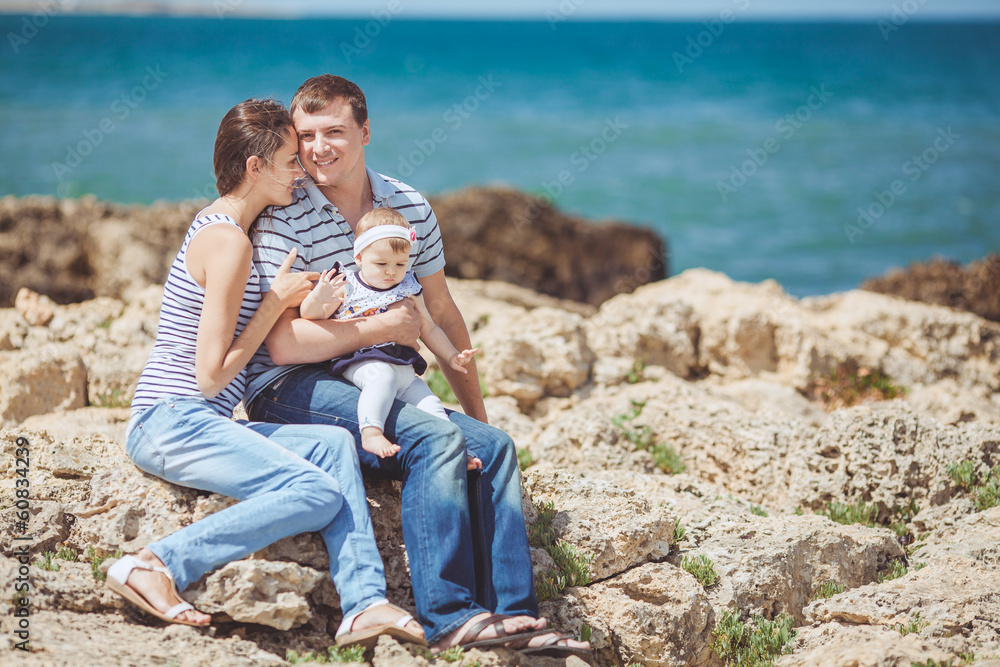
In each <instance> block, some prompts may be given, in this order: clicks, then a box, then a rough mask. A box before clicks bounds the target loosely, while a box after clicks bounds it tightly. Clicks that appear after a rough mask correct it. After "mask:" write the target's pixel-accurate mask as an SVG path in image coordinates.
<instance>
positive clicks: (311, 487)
mask: <svg viewBox="0 0 1000 667" xmlns="http://www.w3.org/2000/svg"><path fill="white" fill-rule="evenodd" d="M294 485H295V490H296V491H297V497H296V498H295V499H293V500H292V502H293V503H295V505H296V506H297V507H300V508H301V511H302V512H303V513H306V514H307V515H308V517H309V523H310V524H311V527H310V528H308V530H320V529H321V528H324V527H325V526H327V525H328V524H329V523H330V522H331V521H333V519H334V517H336V516H337V513H338V512H340V509H341V507H343V505H344V494H343V493H342V492H341V488H340V483H339V482H338V481H337V480H336V479H335V478H334V477H332V476H330V475H327V474H326V473H324V472H322V471H319V470H315V471H308V472H305V473H303V474H302V475H301V476H299V477H298V478H297V479H296V481H295V482H294Z"/></svg>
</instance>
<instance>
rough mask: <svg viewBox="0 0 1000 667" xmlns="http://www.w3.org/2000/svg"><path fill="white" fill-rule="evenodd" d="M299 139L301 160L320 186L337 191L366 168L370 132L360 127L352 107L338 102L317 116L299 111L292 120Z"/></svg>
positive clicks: (338, 100) (328, 106) (316, 114)
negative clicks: (365, 150) (359, 169)
mask: <svg viewBox="0 0 1000 667" xmlns="http://www.w3.org/2000/svg"><path fill="white" fill-rule="evenodd" d="M292 120H293V121H294V123H295V132H296V134H297V135H298V138H299V160H300V161H301V162H302V166H303V167H304V168H305V170H306V172H308V173H309V175H310V176H312V178H313V180H314V181H316V183H317V184H318V185H326V186H331V187H337V186H339V185H341V184H342V183H344V181H345V179H346V178H347V177H348V176H350V175H351V174H353V173H355V170H356V169H358V168H359V167H361V166H362V165H363V164H364V161H363V158H364V147H365V146H367V145H368V141H369V139H370V138H371V132H370V131H369V128H368V121H367V120H366V121H365V124H364V125H362V126H360V127H359V126H358V123H357V121H356V120H354V113H353V112H352V111H351V105H349V104H348V103H347V102H345V101H344V100H343V99H341V98H337V99H335V100H334V101H333V102H331V103H330V104H328V105H327V106H326V107H325V108H324V109H322V110H321V111H319V112H317V113H313V114H310V113H306V112H305V111H303V110H302V109H296V110H295V114H294V115H293V116H292Z"/></svg>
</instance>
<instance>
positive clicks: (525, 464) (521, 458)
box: [517, 449, 535, 472]
mask: <svg viewBox="0 0 1000 667" xmlns="http://www.w3.org/2000/svg"><path fill="white" fill-rule="evenodd" d="M533 465H535V457H534V456H532V455H531V452H529V451H528V450H527V449H518V450H517V467H518V468H520V469H521V471H522V472H523V471H525V470H527V469H528V468H530V467H531V466H533Z"/></svg>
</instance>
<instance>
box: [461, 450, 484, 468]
mask: <svg viewBox="0 0 1000 667" xmlns="http://www.w3.org/2000/svg"><path fill="white" fill-rule="evenodd" d="M465 469H466V470H482V469H483V461H482V459H479V458H476V457H475V456H469V455H468V454H466V455H465Z"/></svg>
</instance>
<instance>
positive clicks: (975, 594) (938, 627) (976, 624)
mask: <svg viewBox="0 0 1000 667" xmlns="http://www.w3.org/2000/svg"><path fill="white" fill-rule="evenodd" d="M998 586H1000V572H997V571H996V570H991V569H983V568H980V567H976V566H975V565H974V564H972V563H970V561H969V560H968V559H965V558H951V559H941V560H938V561H936V562H931V563H930V564H928V565H927V566H926V567H924V568H923V569H921V570H918V571H911V572H909V573H908V574H906V575H904V576H903V577H901V578H899V579H893V580H891V581H886V582H884V583H881V584H869V585H868V586H863V587H861V588H857V589H854V590H850V591H845V592H844V593H841V594H839V595H835V596H834V597H832V598H830V599H828V600H817V601H816V602H813V603H812V604H810V605H809V606H808V607H806V609H805V617H806V620H807V621H808V622H811V623H831V622H838V623H853V624H864V625H873V626H879V625H881V626H887V627H893V628H895V627H896V626H899V625H908V624H910V623H913V622H916V623H918V624H919V625H920V626H921V627H922V629H920V630H919V634H920V636H921V637H924V638H927V637H934V636H938V637H962V638H964V639H965V640H966V641H967V642H968V643H969V644H971V645H973V646H974V645H976V644H997V642H998V641H1000V605H998V604H997V603H996V591H997V587H998Z"/></svg>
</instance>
